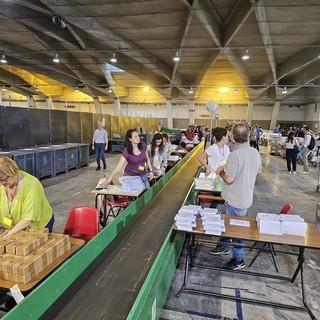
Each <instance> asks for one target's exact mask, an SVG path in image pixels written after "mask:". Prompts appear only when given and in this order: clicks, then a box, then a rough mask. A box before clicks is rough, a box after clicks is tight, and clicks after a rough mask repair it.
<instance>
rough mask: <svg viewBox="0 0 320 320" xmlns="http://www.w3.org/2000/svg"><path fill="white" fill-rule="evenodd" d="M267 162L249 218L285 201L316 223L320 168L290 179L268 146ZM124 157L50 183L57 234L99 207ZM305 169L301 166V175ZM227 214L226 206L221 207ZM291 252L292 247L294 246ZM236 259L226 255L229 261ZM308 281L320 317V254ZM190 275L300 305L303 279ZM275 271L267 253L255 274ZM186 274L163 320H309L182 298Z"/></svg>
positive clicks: (312, 259)
mask: <svg viewBox="0 0 320 320" xmlns="http://www.w3.org/2000/svg"><path fill="white" fill-rule="evenodd" d="M260 153H261V156H262V160H263V174H262V176H260V177H259V178H258V180H257V183H256V187H255V193H254V203H253V205H252V207H251V209H250V211H249V216H255V214H256V213H257V212H274V213H277V212H279V211H280V209H281V208H282V206H283V204H284V203H287V202H289V203H291V204H292V205H293V213H294V214H300V215H301V216H302V217H304V219H305V221H306V222H308V223H314V221H315V204H316V202H320V197H319V196H320V193H317V192H316V187H317V185H318V183H319V178H318V177H319V170H318V167H317V168H314V167H310V174H308V175H305V174H299V173H298V174H297V175H296V176H293V175H289V174H288V173H287V170H286V164H285V159H282V158H280V157H278V156H272V155H270V154H269V150H268V149H267V148H266V147H261V150H260ZM119 157H120V154H107V155H106V160H107V170H105V171H104V170H101V171H95V168H96V164H95V162H94V161H95V160H94V158H90V165H89V166H88V167H83V168H81V169H80V170H73V171H71V172H70V173H68V174H61V175H59V176H57V177H55V178H50V179H44V180H42V184H43V185H44V187H45V192H46V195H47V197H48V199H49V201H50V203H51V205H52V208H53V211H54V214H55V218H56V222H55V225H54V232H63V229H64V225H65V222H66V219H67V217H68V214H69V212H70V209H71V208H72V207H73V206H79V205H89V206H94V196H93V195H92V194H90V191H91V190H93V189H94V188H95V186H96V184H97V182H98V180H99V179H100V178H101V177H102V176H103V175H104V174H106V175H108V174H109V173H110V172H111V171H112V170H113V168H114V167H115V165H116V163H117V161H118V159H119ZM299 171H302V166H301V165H299V166H298V172H299ZM221 210H222V211H223V207H221ZM289 249H290V248H289ZM208 250H209V249H208V248H206V247H203V248H202V247H201V249H200V250H199V253H198V254H197V259H199V260H201V261H208V262H209V263H211V260H210V259H212V257H210V256H209V254H208ZM250 255H251V253H250V254H249V253H247V254H246V263H248V262H250ZM228 258H230V257H228V256H227V257H224V258H223V259H224V260H228ZM306 258H307V262H306V268H305V269H306V270H305V271H306V272H305V273H306V280H307V284H308V285H307V294H308V300H309V304H310V306H311V308H312V310H313V311H314V313H315V314H316V315H317V316H318V318H319V319H320V306H319V304H320V299H319V298H320V297H319V296H320V294H319V293H318V291H319V290H318V288H319V276H320V258H319V254H318V253H317V252H316V251H315V250H307V251H306ZM277 259H278V263H279V265H280V266H281V270H280V271H281V272H284V273H285V274H286V273H287V274H291V273H292V271H293V270H294V266H295V264H296V257H295V256H289V257H288V256H283V255H278V256H277ZM195 269H196V268H194V269H193V271H192V272H191V273H190V281H191V282H192V284H194V285H195V286H201V287H204V286H207V287H211V288H212V289H218V290H221V291H224V292H227V293H230V292H233V293H234V292H238V293H239V294H240V295H241V296H250V297H254V298H257V299H260V298H263V299H266V298H267V299H270V300H273V301H279V300H281V301H283V302H292V303H299V302H300V295H299V287H300V279H298V281H296V282H295V284H293V285H292V284H290V283H283V282H280V284H279V283H278V282H279V281H275V280H265V279H254V278H252V277H250V278H249V277H247V276H243V275H241V276H230V275H225V274H221V273H218V272H212V271H211V272H208V271H204V270H201V272H198V271H195ZM266 269H268V270H271V271H272V272H274V266H273V264H272V261H271V258H270V256H269V255H268V254H266V253H264V254H261V255H260V257H259V258H258V260H257V261H256V262H255V264H254V270H255V271H261V270H266ZM182 276H183V261H181V263H180V265H179V267H178V268H177V271H176V273H175V277H174V280H173V282H172V287H171V289H170V292H169V295H168V299H167V302H166V305H165V307H164V310H163V312H162V315H161V317H162V319H194V320H199V319H202V320H205V319H239V320H240V319H246V320H248V319H272V320H273V319H274V320H280V319H309V316H308V314H307V313H301V312H295V311H288V310H286V311H284V310H280V309H274V308H268V307H261V306H253V305H249V304H240V305H239V304H237V303H235V302H233V301H226V300H220V299H214V298H206V297H203V296H195V295H189V294H182V295H181V297H180V298H179V299H177V298H175V296H174V295H175V293H176V291H177V289H178V288H179V286H180V285H181V283H182V282H181V281H182ZM239 310H240V311H239Z"/></svg>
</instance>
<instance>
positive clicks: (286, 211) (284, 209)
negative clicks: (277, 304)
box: [249, 203, 293, 272]
mask: <svg viewBox="0 0 320 320" xmlns="http://www.w3.org/2000/svg"><path fill="white" fill-rule="evenodd" d="M292 209H293V206H292V205H291V204H290V203H286V204H285V205H284V206H283V207H282V209H281V211H280V212H279V214H289V213H290V212H291V211H292ZM256 244H257V242H255V243H254V244H253V246H252V247H251V248H250V251H251V250H252V249H253V248H254V247H255V246H256ZM266 246H268V247H269V249H266V250H264V248H265V247H266ZM262 251H267V252H270V254H271V257H272V260H273V264H274V266H275V268H276V271H277V272H279V268H278V265H277V261H276V258H275V256H276V251H275V249H274V246H273V244H271V243H266V242H265V243H264V244H263V246H262V247H261V249H260V250H259V251H258V252H257V254H256V255H255V256H254V258H253V259H252V261H251V262H250V264H249V267H251V266H252V265H253V263H254V262H255V261H256V259H257V258H258V256H259V254H260V253H261V252H262Z"/></svg>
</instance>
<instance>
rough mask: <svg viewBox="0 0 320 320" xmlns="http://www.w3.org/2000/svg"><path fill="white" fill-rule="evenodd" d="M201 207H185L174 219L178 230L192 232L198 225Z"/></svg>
mask: <svg viewBox="0 0 320 320" xmlns="http://www.w3.org/2000/svg"><path fill="white" fill-rule="evenodd" d="M200 209H201V206H195V205H190V206H183V207H182V208H181V209H180V210H179V211H178V213H177V214H176V215H175V217H174V221H175V224H176V226H177V228H178V229H181V230H187V231H192V228H193V227H195V226H196V224H197V216H198V214H199V211H200Z"/></svg>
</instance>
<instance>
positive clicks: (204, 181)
mask: <svg viewBox="0 0 320 320" xmlns="http://www.w3.org/2000/svg"><path fill="white" fill-rule="evenodd" d="M215 178H216V174H215V173H214V172H211V173H210V175H209V176H208V177H206V176H205V175H204V173H202V172H201V173H200V175H199V177H198V178H194V185H195V186H194V188H195V189H196V190H208V191H212V190H214V188H215Z"/></svg>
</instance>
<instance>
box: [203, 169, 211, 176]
mask: <svg viewBox="0 0 320 320" xmlns="http://www.w3.org/2000/svg"><path fill="white" fill-rule="evenodd" d="M210 173H211V171H210V168H209V167H208V168H207V169H206V172H205V174H204V175H205V177H208V176H209V175H210Z"/></svg>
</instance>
